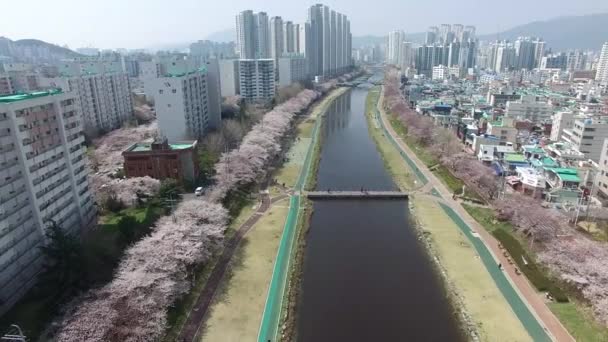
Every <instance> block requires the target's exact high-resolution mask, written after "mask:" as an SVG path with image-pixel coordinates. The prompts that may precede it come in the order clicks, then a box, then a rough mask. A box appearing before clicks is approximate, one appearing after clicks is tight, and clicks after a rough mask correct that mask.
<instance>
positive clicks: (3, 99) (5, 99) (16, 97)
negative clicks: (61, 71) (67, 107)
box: [0, 89, 63, 103]
mask: <svg viewBox="0 0 608 342" xmlns="http://www.w3.org/2000/svg"><path fill="white" fill-rule="evenodd" d="M61 93H63V91H62V90H61V89H51V90H46V91H35V92H31V93H22V94H11V95H0V103H11V102H18V101H24V100H30V99H35V98H38V97H44V96H51V95H57V94H61Z"/></svg>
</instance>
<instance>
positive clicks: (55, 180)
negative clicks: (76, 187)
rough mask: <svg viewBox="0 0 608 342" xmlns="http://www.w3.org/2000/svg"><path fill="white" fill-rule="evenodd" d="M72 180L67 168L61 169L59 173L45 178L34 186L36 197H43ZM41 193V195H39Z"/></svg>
mask: <svg viewBox="0 0 608 342" xmlns="http://www.w3.org/2000/svg"><path fill="white" fill-rule="evenodd" d="M69 181H70V174H69V172H68V170H67V168H66V169H64V170H61V171H60V172H58V173H57V174H55V175H53V176H51V177H49V178H47V179H45V180H44V181H42V182H40V183H39V184H38V185H36V186H35V187H34V192H35V193H36V198H38V199H41V198H42V197H43V196H44V195H46V194H48V193H49V192H51V191H53V190H54V189H56V188H58V187H59V186H61V185H63V184H66V183H68V184H69ZM39 194H40V195H39ZM41 200H42V199H41Z"/></svg>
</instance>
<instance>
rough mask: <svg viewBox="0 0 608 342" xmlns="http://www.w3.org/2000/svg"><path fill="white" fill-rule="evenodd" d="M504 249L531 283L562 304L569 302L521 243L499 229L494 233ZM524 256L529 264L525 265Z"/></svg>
mask: <svg viewBox="0 0 608 342" xmlns="http://www.w3.org/2000/svg"><path fill="white" fill-rule="evenodd" d="M492 235H494V237H496V239H497V240H498V241H500V243H501V244H502V245H503V247H504V248H505V249H506V250H507V251H508V252H509V254H510V255H511V257H512V258H513V261H515V263H517V266H518V267H519V269H520V270H521V271H522V272H523V273H524V274H525V275H526V277H527V278H528V279H529V280H530V282H531V283H532V284H533V285H534V286H535V287H536V288H537V289H538V290H539V291H547V292H549V293H550V294H551V295H552V296H553V298H555V300H556V301H558V302H560V303H565V302H568V296H566V294H565V293H564V292H563V291H562V290H561V289H560V288H559V287H558V286H556V285H555V284H553V282H552V281H551V280H550V279H548V278H547V277H546V276H545V275H544V274H543V272H542V271H541V270H539V269H538V267H537V266H536V264H535V263H534V261H533V260H532V258H531V257H530V256H529V255H528V254H527V253H526V251H525V250H524V249H523V247H522V246H521V244H520V243H519V241H517V239H515V238H514V237H513V236H512V235H511V234H509V233H508V232H506V231H504V230H501V229H497V230H494V231H493V232H492ZM522 256H523V257H524V258H525V259H526V261H527V262H528V264H527V265H526V264H524V261H523V259H522Z"/></svg>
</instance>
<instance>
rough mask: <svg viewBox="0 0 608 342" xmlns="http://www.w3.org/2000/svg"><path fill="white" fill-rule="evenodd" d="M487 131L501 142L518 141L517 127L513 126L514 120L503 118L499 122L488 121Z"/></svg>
mask: <svg viewBox="0 0 608 342" xmlns="http://www.w3.org/2000/svg"><path fill="white" fill-rule="evenodd" d="M486 133H487V134H490V135H493V136H495V137H497V138H498V139H499V142H500V143H503V144H507V143H511V144H515V143H517V128H515V127H514V126H513V120H512V119H509V118H503V119H502V121H499V122H488V127H487V129H486Z"/></svg>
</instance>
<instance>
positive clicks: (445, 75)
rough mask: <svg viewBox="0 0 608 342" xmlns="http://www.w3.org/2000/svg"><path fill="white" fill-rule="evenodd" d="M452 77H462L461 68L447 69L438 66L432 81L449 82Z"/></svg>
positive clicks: (434, 68)
mask: <svg viewBox="0 0 608 342" xmlns="http://www.w3.org/2000/svg"><path fill="white" fill-rule="evenodd" d="M452 77H456V78H458V77H460V68H459V67H457V66H454V67H447V66H444V65H438V66H435V67H433V74H432V79H433V80H435V81H441V80H448V79H451V78H452Z"/></svg>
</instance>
